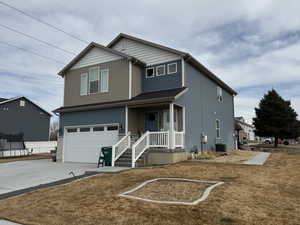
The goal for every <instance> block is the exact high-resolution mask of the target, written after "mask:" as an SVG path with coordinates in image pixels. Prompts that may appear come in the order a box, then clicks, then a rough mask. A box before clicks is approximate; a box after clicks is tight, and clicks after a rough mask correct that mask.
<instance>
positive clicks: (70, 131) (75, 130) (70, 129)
mask: <svg viewBox="0 0 300 225" xmlns="http://www.w3.org/2000/svg"><path fill="white" fill-rule="evenodd" d="M67 132H68V133H76V132H77V128H69V129H67Z"/></svg>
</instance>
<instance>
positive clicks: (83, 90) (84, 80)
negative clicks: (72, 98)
mask: <svg viewBox="0 0 300 225" xmlns="http://www.w3.org/2000/svg"><path fill="white" fill-rule="evenodd" d="M88 79H89V76H88V74H87V73H83V74H81V75H80V95H81V96H83V95H87V91H88Z"/></svg>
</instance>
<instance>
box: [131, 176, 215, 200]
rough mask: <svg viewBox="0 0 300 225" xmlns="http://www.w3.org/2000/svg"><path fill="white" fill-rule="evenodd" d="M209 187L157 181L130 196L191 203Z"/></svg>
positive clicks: (182, 182) (202, 184)
mask: <svg viewBox="0 0 300 225" xmlns="http://www.w3.org/2000/svg"><path fill="white" fill-rule="evenodd" d="M211 185H212V184H207V183H195V182H190V181H179V180H178V181H168V180H157V181H153V182H151V183H149V184H146V185H145V186H144V187H142V188H141V189H138V190H137V191H134V192H131V193H130V195H132V196H136V197H140V198H144V199H151V200H157V201H176V202H193V201H195V200H197V199H199V198H200V197H201V196H202V194H203V193H204V191H205V189H206V188H208V187H209V186H211Z"/></svg>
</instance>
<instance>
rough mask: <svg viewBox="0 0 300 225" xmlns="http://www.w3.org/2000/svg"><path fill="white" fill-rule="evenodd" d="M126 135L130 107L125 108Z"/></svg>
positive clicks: (126, 132)
mask: <svg viewBox="0 0 300 225" xmlns="http://www.w3.org/2000/svg"><path fill="white" fill-rule="evenodd" d="M125 134H126V135H127V134H128V106H125Z"/></svg>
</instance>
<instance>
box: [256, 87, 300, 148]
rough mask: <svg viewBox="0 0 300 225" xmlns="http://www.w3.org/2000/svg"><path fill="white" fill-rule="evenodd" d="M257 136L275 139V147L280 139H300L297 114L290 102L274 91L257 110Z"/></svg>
mask: <svg viewBox="0 0 300 225" xmlns="http://www.w3.org/2000/svg"><path fill="white" fill-rule="evenodd" d="M255 112H256V118H254V119H253V120H254V126H255V134H256V135H257V136H260V137H274V140H275V147H277V145H278V139H279V138H281V139H284V138H297V137H299V130H300V129H299V121H297V113H296V112H295V110H294V109H293V108H292V107H291V102H290V101H285V100H284V99H283V98H282V97H281V96H280V95H279V94H278V93H277V92H276V91H275V90H274V89H272V90H271V91H269V92H268V93H267V94H265V95H264V97H263V98H262V99H261V101H260V103H259V107H258V108H255Z"/></svg>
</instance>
